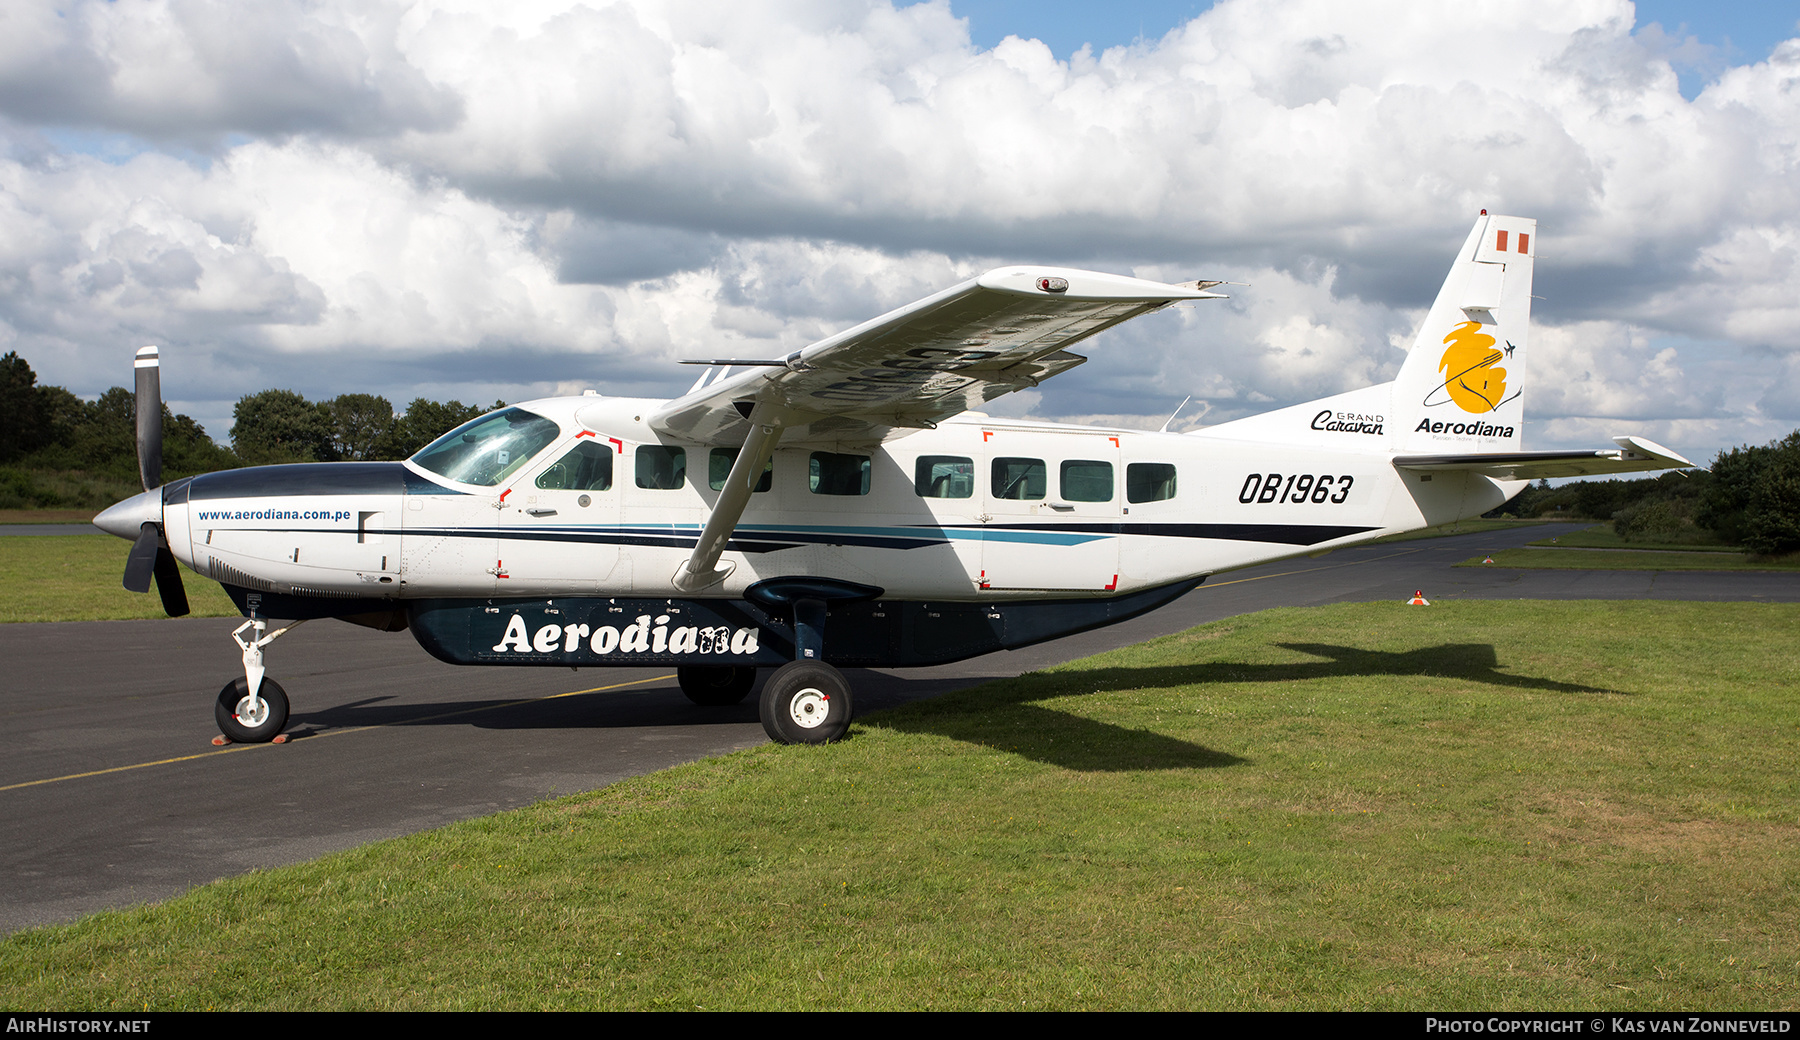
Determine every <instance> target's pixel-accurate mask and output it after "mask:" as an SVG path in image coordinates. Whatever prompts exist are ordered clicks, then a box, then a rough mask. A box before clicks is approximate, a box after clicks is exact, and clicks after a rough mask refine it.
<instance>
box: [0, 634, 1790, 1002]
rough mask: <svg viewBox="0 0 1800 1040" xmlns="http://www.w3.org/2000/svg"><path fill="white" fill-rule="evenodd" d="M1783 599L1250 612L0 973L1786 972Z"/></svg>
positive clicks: (320, 868) (1501, 980)
mask: <svg viewBox="0 0 1800 1040" xmlns="http://www.w3.org/2000/svg"><path fill="white" fill-rule="evenodd" d="M1797 636H1800V608H1796V607H1792V606H1777V605H1767V604H1687V603H1667V602H1658V603H1572V602H1559V603H1536V602H1452V603H1447V604H1441V605H1439V606H1434V607H1432V608H1430V609H1428V610H1427V609H1421V608H1410V607H1405V606H1401V605H1398V604H1384V603H1373V604H1354V605H1344V606H1334V607H1323V608H1312V609H1305V610H1277V611H1269V612H1265V613H1261V614H1255V615H1250V616H1246V617H1241V618H1236V619H1233V620H1230V621H1225V622H1220V623H1217V624H1213V625H1208V626H1205V627H1202V628H1198V629H1194V630H1191V631H1189V632H1186V633H1182V634H1179V635H1175V636H1171V637H1169V638H1166V639H1161V640H1157V641H1155V642H1151V643H1148V644H1144V645H1142V646H1139V647H1133V648H1128V649H1124V650H1119V651H1116V652H1113V653H1109V654H1105V655H1101V656H1099V657H1095V658H1091V659H1088V660H1085V661H1080V662H1075V663H1072V664H1069V665H1066V666H1063V667H1060V668H1057V669H1054V670H1051V671H1048V672H1043V673H1034V674H1031V675H1026V676H1023V677H1021V678H1019V679H1015V680H1009V681H1004V682H998V683H992V684H989V685H986V686H983V687H980V688H977V689H973V690H969V691H965V692H962V693H957V694H951V695H947V696H945V697H942V698H938V699H936V700H932V701H928V702H922V703H918V704H914V705H911V706H909V707H907V708H904V709H901V710H898V711H893V712H887V713H882V714H874V715H869V716H866V717H864V718H863V719H861V720H859V722H858V723H857V725H856V726H855V727H854V728H853V730H852V736H851V739H850V740H848V741H847V742H845V743H842V744H837V745H832V746H829V747H822V748H820V747H779V746H773V745H770V746H764V747H760V748H756V749H753V750H750V751H746V752H741V753H738V754H734V755H729V756H725V757H722V758H717V759H711V760H707V761H703V762H699V763H695V764H693V765H689V766H685V767H681V768H677V769H672V770H668V771H665V772H661V773H657V774H653V775H651V776H647V777H643V778H640V779H636V780H631V781H626V782H623V783H619V784H616V785H613V786H611V787H608V788H605V789H603V790H600V791H596V792H592V793H588V794H581V795H576V796H572V797H569V798H564V799H561V800H559V801H553V802H548V803H544V804H541V805H538V806H535V807H532V808H530V809H526V810H522V811H519V812H513V813H507V814H502V815H498V816H492V817H488V818H485V819H481V820H476V821H471V822H468V823H463V824H459V825H455V826H452V827H447V828H444V829H442V830H438V831H433V832H430V833H426V834H420V835H415V836H412V837H408V838H403V839H398V840H394V841H388V842H383V843H380V844H376V845H372V846H368V847H365V848H361V849H358V850H355V851H352V852H348V853H345V854H342V855H337V856H333V857H330V858H328V859H325V860H321V861H318V862H315V863H309V864H304V865H300V866H295V867H291V868H284V869H281V870H274V871H269V872H259V873H255V874H251V875H249V876H246V877H241V878H237V879H235V880H231V881H226V882H222V883H219V884H215V885H209V886H206V887H204V888H200V889H197V890H195V891H193V892H191V893H190V894H189V895H187V896H185V897H183V898H181V899H177V900H174V901H171V902H169V903H167V904H164V905H160V906H153V907H145V908H140V909H136V910H131V911H125V912H116V913H106V914H101V915H98V916H96V917H93V918H90V919H88V920H85V921H83V922H81V923H79V924H76V925H74V926H70V927H66V928H55V929H45V930H39V931H33V932H28V933H22V934H19V935H15V936H13V937H11V938H9V939H7V940H5V941H4V942H3V943H0V1003H3V1004H5V1005H6V1006H9V1007H29V1008H117V1009H121V1010H123V1009H142V1008H149V1009H179V1008H282V1009H291V1008H393V1009H405V1008H659V1007H661V1008H694V1007H706V1008H927V1007H930V1008H991V1009H1002V1008H1096V1009H1097V1008H1250V1009H1255V1008H1390V1009H1403V1008H1489V1009H1507V1008H1571V1009H1573V1008H1596V1009H1601V1008H1605V1009H1675V1008H1688V1009H1701V1008H1711V1009H1758V1008H1793V1007H1795V1006H1796V1005H1800V950H1797V949H1796V946H1795V942H1794V936H1795V935H1796V934H1800V819H1797V812H1800V809H1797V806H1800V776H1797V773H1796V770H1795V769H1794V763H1795V762H1796V761H1800V711H1797V710H1796V709H1797V708H1800V703H1797V702H1800V693H1797V692H1796V691H1800V655H1797V654H1796V653H1795V651H1794V647H1795V645H1796V637H1797ZM307 745H308V742H307V741H305V740H301V741H299V742H297V743H295V744H293V745H290V746H288V747H286V748H283V749H280V751H279V752H275V753H279V754H284V755H294V754H306V753H307V751H306V749H307ZM249 753H250V754H263V753H265V752H263V751H260V750H258V751H252V752H249ZM253 808H254V800H251V801H250V802H248V803H234V805H233V807H232V808H231V809H230V810H229V811H230V812H237V811H253Z"/></svg>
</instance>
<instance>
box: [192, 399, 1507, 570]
mask: <svg viewBox="0 0 1800 1040" xmlns="http://www.w3.org/2000/svg"><path fill="white" fill-rule="evenodd" d="M658 403H659V402H655V401H643V400H634V399H622V398H605V397H595V396H588V397H577V398H557V399H549V400H543V401H535V402H530V403H527V404H524V405H521V406H518V408H517V410H516V412H517V413H518V414H523V415H527V416H529V417H531V420H532V421H533V422H537V421H538V420H542V422H538V423H537V425H536V426H535V427H533V429H534V430H535V433H534V436H533V437H532V438H531V439H530V440H529V441H528V442H525V443H522V444H521V445H520V447H519V449H518V450H517V454H518V455H520V456H523V457H522V458H515V457H511V456H510V455H508V454H507V453H505V452H504V451H502V452H499V453H497V456H496V460H494V461H495V464H493V465H489V466H486V467H485V468H483V467H471V466H469V465H466V464H464V465H460V466H456V467H452V466H445V465H441V464H440V465H439V466H438V469H439V470H450V471H451V473H450V474H447V473H446V472H438V471H434V470H433V469H432V468H429V467H428V466H427V465H423V464H421V461H420V460H425V461H426V462H431V461H432V458H428V455H430V449H428V450H427V451H426V452H421V453H420V455H418V456H415V457H414V459H412V460H408V461H407V462H404V463H360V464H343V463H339V464H312V465H298V466H270V467H257V468H251V469H244V470H233V471H226V472H221V473H214V474H208V475H205V476H201V477H196V478H194V479H193V480H191V481H188V482H185V483H181V482H178V483H176V484H172V485H170V487H169V488H168V489H166V492H165V495H164V499H165V504H164V511H165V530H166V536H167V539H168V543H169V546H170V548H171V550H172V551H173V553H174V554H175V555H176V557H177V558H179V559H180V560H181V561H182V562H183V563H185V564H187V565H188V566H189V567H191V568H192V569H193V570H195V571H196V572H198V573H199V574H201V575H203V576H205V577H208V578H212V579H214V580H217V581H219V582H221V583H223V584H225V585H227V586H228V587H235V588H240V589H249V590H254V591H260V592H265V593H275V594H279V595H283V596H293V597H302V598H309V599H311V598H317V599H319V600H321V601H329V600H338V599H346V600H347V599H355V600H359V601H370V600H378V601H406V600H420V599H443V598H458V597H464V598H484V597H555V596H579V597H607V596H634V597H644V596H681V597H684V598H696V596H695V595H694V594H688V593H680V592H677V591H676V590H675V587H674V585H673V584H672V579H673V577H674V575H675V574H676V571H677V569H678V568H679V567H680V566H681V565H682V564H683V562H684V561H685V560H686V559H687V558H688V555H689V553H690V552H691V551H692V549H693V546H694V543H695V540H696V538H697V537H698V534H699V532H700V529H701V527H702V526H703V525H704V524H705V522H706V520H707V517H708V515H709V513H710V511H711V508H712V505H713V503H714V502H716V501H717V499H718V496H719V489H720V488H721V486H722V485H723V482H724V479H725V477H726V474H727V473H728V472H729V471H730V468H731V462H732V460H733V459H734V458H735V451H734V449H731V448H722V447H717V446H713V445H707V444H684V443H679V442H675V441H671V440H669V439H668V438H666V437H661V436H658V435H657V434H655V433H654V432H652V430H651V429H650V427H649V426H648V425H646V424H645V422H644V420H643V417H644V416H647V415H649V414H651V411H652V409H653V408H654V407H655V406H656V405H657V404H658ZM513 423H514V426H515V427H517V428H520V429H524V428H525V427H524V424H523V423H521V422H520V421H519V420H518V419H517V418H516V417H515V419H514V420H513ZM440 443H442V442H440ZM433 458H436V459H437V460H439V461H440V462H441V460H442V458H443V453H442V452H440V453H439V454H438V455H437V456H434V457H433ZM458 477H465V478H471V479H458ZM761 486H762V485H759V488H760V487H761ZM1519 486H1520V485H1519V484H1518V483H1514V482H1499V481H1494V480H1491V479H1488V478H1486V477H1483V476H1479V475H1474V474H1438V475H1437V476H1436V478H1435V480H1433V479H1424V480H1421V479H1420V478H1419V477H1418V476H1417V475H1413V476H1410V477H1408V476H1407V475H1405V474H1402V473H1401V472H1399V471H1396V469H1395V468H1394V467H1393V465H1392V462H1391V454H1390V453H1389V452H1388V451H1387V450H1385V446H1383V447H1380V448H1377V447H1375V446H1374V445H1371V446H1370V447H1368V448H1366V449H1363V450H1357V449H1356V447H1355V446H1354V445H1347V446H1346V447H1344V448H1342V449H1337V450H1332V449H1325V448H1320V447H1318V446H1298V445H1296V446H1281V445H1271V444H1267V443H1261V444H1258V443H1249V442H1242V441H1234V440H1229V439H1225V438H1222V437H1216V436H1208V435H1206V434H1205V433H1204V432H1202V433H1199V434H1168V433H1153V432H1146V431H1141V430H1125V429H1105V428H1096V427H1086V426H1071V425H1062V424H1053V423H1042V422H1031V421H1022V420H1012V419H997V418H992V417H988V416H984V415H981V414H979V413H968V414H965V415H962V416H959V417H957V418H956V419H954V420H951V421H947V422H944V423H942V424H941V425H939V426H938V427H937V428H935V429H929V430H914V431H900V432H899V433H897V434H892V435H890V436H888V437H887V438H886V439H884V440H882V441H880V442H874V443H871V442H868V441H860V442H858V441H847V442H843V443H820V442H818V441H817V440H816V439H814V440H811V441H809V442H808V443H806V444H803V445H798V446H785V447H782V448H780V449H779V450H778V451H776V452H775V455H774V458H773V460H772V462H771V464H770V466H769V468H768V471H767V476H766V488H767V489H766V490H760V489H759V490H757V491H755V492H754V493H753V494H752V496H751V501H750V505H749V507H748V508H747V510H746V511H745V513H744V515H743V518H742V520H741V522H740V523H739V524H738V525H737V527H736V529H735V532H734V533H733V535H732V537H731V541H730V543H729V544H728V546H727V549H726V552H725V559H726V560H728V561H730V562H732V563H735V565H736V566H735V568H734V569H733V571H732V573H731V574H730V576H729V577H728V578H726V579H725V580H724V581H722V582H720V583H719V584H717V585H716V586H714V587H712V588H709V589H706V590H704V592H702V593H700V594H699V595H698V597H697V598H715V599H716V598H724V599H733V598H739V597H742V596H743V594H744V590H745V589H746V588H748V587H749V586H751V585H753V584H754V583H756V582H758V581H762V580H765V579H770V578H778V577H796V576H803V577H824V578H831V579H836V580H841V581H849V582H856V583H859V584H862V585H867V586H873V587H876V588H879V589H881V590H883V594H884V596H885V597H886V598H889V599H897V600H948V601H977V600H979V601H1006V600H1021V601H1023V600H1033V599H1040V600H1041V599H1045V598H1059V599H1068V598H1081V597H1093V598H1107V597H1115V596H1120V595H1123V594H1126V593H1130V592H1135V591H1139V590H1143V589H1147V588H1152V587H1157V586H1164V585H1167V584H1169V583H1171V582H1175V581H1179V580H1183V579H1198V578H1201V577H1204V576H1206V575H1209V574H1213V573H1216V572H1219V571H1226V570H1231V569H1233V568H1238V567H1244V566H1248V565H1252V564H1257V563H1262V562H1267V561H1270V560H1274V559H1279V558H1282V557H1286V556H1294V555H1301V554H1307V553H1318V552H1321V551H1323V550H1327V549H1331V548H1334V547H1337V546H1341V545H1346V544H1352V543H1355V542H1360V541H1367V540H1369V539H1372V538H1377V537H1380V536H1382V535H1385V534H1391V533H1395V532H1399V531H1406V530H1413V529H1418V528H1422V527H1428V526H1433V525H1437V524H1442V523H1447V522H1450V521H1452V520H1456V519H1459V518H1462V517H1466V516H1474V515H1478V514H1480V513H1482V512H1484V511H1486V510H1488V509H1491V508H1493V507H1494V506H1496V505H1499V504H1500V503H1501V502H1504V501H1505V500H1506V498H1507V497H1508V496H1509V495H1510V494H1511V493H1513V492H1514V491H1516V490H1517V488H1518V487H1519Z"/></svg>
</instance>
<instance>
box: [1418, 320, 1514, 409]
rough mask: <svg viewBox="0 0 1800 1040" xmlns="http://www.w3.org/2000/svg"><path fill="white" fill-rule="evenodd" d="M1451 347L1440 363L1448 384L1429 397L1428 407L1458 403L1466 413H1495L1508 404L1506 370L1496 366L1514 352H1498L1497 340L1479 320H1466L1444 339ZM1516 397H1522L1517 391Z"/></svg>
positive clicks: (1432, 392)
mask: <svg viewBox="0 0 1800 1040" xmlns="http://www.w3.org/2000/svg"><path fill="white" fill-rule="evenodd" d="M1444 342H1445V343H1447V344H1449V348H1448V349H1447V350H1445V351H1444V356H1443V357H1442V358H1441V359H1440V360H1439V361H1438V366H1437V367H1438V371H1439V372H1443V373H1445V375H1444V381H1443V382H1442V383H1439V384H1438V385H1437V386H1436V387H1434V388H1433V389H1432V391H1431V393H1429V394H1426V395H1425V407H1427V408H1431V407H1435V406H1437V405H1441V404H1448V403H1449V402H1451V401H1454V402H1456V406H1457V407H1458V408H1461V409H1462V410H1463V411H1465V412H1472V413H1476V414H1479V413H1481V412H1491V411H1494V410H1495V409H1497V408H1499V407H1500V406H1501V405H1503V404H1505V403H1506V402H1507V401H1508V400H1510V398H1508V397H1507V396H1506V369H1504V368H1495V367H1494V365H1495V364H1496V363H1497V362H1499V361H1501V360H1503V359H1504V358H1505V357H1506V356H1507V355H1508V354H1511V353H1512V349H1513V348H1512V345H1511V344H1510V343H1509V344H1507V348H1506V350H1504V351H1501V350H1497V349H1495V346H1494V337H1492V336H1490V335H1488V334H1486V333H1484V332H1482V331H1481V323H1480V322H1478V321H1465V322H1463V323H1462V324H1460V325H1458V326H1457V327H1456V328H1454V329H1452V330H1450V335H1448V336H1445V337H1444ZM1444 395H1447V397H1446V396H1444ZM1514 396H1515V397H1516V396H1518V395H1517V392H1516V391H1515V393H1514Z"/></svg>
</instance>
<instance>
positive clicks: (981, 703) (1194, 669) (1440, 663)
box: [864, 643, 1620, 771]
mask: <svg viewBox="0 0 1800 1040" xmlns="http://www.w3.org/2000/svg"><path fill="white" fill-rule="evenodd" d="M1276 645H1278V646H1280V647H1282V648H1283V649H1286V650H1293V651H1297V652H1299V653H1305V654H1312V655H1314V656H1317V657H1323V658H1327V660H1323V661H1298V662H1292V663H1285V664H1246V663H1242V662H1235V661H1208V662H1203V663H1198V664H1191V665H1175V666H1165V667H1155V668H1095V669H1087V670H1082V671H1079V672H1052V673H1035V674H1031V675H1026V676H1021V677H1019V678H1018V679H1014V680H1009V681H1004V682H1000V683H996V684H994V685H992V686H989V687H988V688H986V689H984V690H982V691H981V692H979V693H975V694H971V695H967V696H964V697H959V698H954V699H951V700H947V701H929V702H922V703H919V704H915V705H912V706H910V707H908V708H907V709H905V710H903V711H899V712H890V713H884V714H881V715H878V716H874V717H870V718H866V719H864V722H865V724H867V725H870V726H881V727H885V728H888V729H894V730H900V731H903V732H917V733H935V734H938V735H940V736H947V737H953V738H956V739H958V740H966V741H969V742H970V743H975V744H981V745H984V746H987V747H992V748H995V749H997V750H1003V751H1010V752H1013V753H1016V754H1020V755H1023V756H1025V757H1027V758H1032V759H1036V760H1038V761H1043V762H1047V763H1050V764H1053V765H1058V766H1062V767H1064V768H1068V769H1080V770H1100V771H1112V770H1145V769H1211V768H1218V767H1221V766H1233V765H1240V764H1244V763H1246V762H1248V761H1249V760H1248V759H1245V758H1241V757H1239V756H1236V755H1232V754H1229V753H1227V752H1223V751H1217V750H1213V749H1211V748H1207V747H1203V746H1201V745H1198V744H1193V743H1189V742H1187V741H1182V740H1176V739H1174V738H1172V737H1166V736H1162V735H1160V734H1156V733H1151V732H1148V731H1144V730H1134V729H1127V728H1125V727H1121V726H1114V725H1109V724H1107V723H1104V722H1097V721H1094V720H1092V719H1087V718H1082V717H1080V716H1077V715H1072V714H1069V713H1066V712H1060V711H1056V710H1054V709H1050V708H1044V707H1041V706H1038V705H1037V704H1035V703H1032V702H1035V701H1043V700H1048V699H1050V698H1054V697H1070V696H1083V695H1087V694H1093V693H1104V692H1109V691H1115V690H1166V689H1173V688H1176V687H1181V686H1199V685H1207V684H1220V683H1278V682H1301V681H1307V680H1314V679H1339V678H1349V677H1354V676H1376V675H1391V676H1432V677H1438V678H1446V679H1461V680H1466V681H1469V682H1478V683H1483V684H1486V685H1490V686H1501V687H1510V688H1513V689H1529V690H1543V691H1546V692H1550V693H1618V692H1620V691H1616V690H1607V689H1602V688H1599V687H1594V686H1585V685H1582V684H1580V683H1567V682H1558V681H1556V680H1554V679H1541V678H1534V677H1531V676H1523V675H1513V674H1509V673H1507V672H1505V671H1502V670H1500V664H1499V655H1498V654H1497V652H1496V651H1495V649H1494V647H1493V646H1492V645H1491V644H1485V643H1453V644H1446V645H1443V646H1433V647H1424V648H1421V649H1418V650H1409V651H1403V652H1389V651H1382V650H1365V649H1361V648H1359V647H1349V646H1331V645H1327V644H1321V643H1279V644H1276Z"/></svg>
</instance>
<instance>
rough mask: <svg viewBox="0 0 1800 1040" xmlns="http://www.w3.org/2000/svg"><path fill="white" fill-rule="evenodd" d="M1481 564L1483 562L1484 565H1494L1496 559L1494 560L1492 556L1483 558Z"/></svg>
mask: <svg viewBox="0 0 1800 1040" xmlns="http://www.w3.org/2000/svg"><path fill="white" fill-rule="evenodd" d="M1481 562H1482V563H1493V562H1494V558H1493V557H1492V556H1483V557H1482V558H1481Z"/></svg>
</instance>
